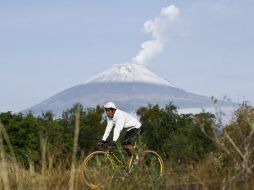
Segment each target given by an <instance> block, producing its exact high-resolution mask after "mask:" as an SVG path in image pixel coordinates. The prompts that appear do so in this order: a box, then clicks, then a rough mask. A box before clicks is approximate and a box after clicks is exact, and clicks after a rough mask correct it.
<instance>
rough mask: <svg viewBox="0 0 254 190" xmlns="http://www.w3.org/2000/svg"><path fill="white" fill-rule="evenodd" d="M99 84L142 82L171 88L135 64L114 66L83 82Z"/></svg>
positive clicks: (166, 82)
mask: <svg viewBox="0 0 254 190" xmlns="http://www.w3.org/2000/svg"><path fill="white" fill-rule="evenodd" d="M101 82H143V83H152V84H158V85H166V86H173V85H172V84H171V83H170V82H169V81H167V80H165V79H162V78H160V77H159V76H158V75H156V74H155V73H153V72H151V71H150V70H148V69H147V68H146V67H145V66H144V65H141V64H135V63H122V64H115V65H113V66H112V67H111V68H110V69H108V70H105V71H104V72H102V73H100V74H98V75H96V76H94V77H92V78H90V79H88V80H87V81H85V83H101Z"/></svg>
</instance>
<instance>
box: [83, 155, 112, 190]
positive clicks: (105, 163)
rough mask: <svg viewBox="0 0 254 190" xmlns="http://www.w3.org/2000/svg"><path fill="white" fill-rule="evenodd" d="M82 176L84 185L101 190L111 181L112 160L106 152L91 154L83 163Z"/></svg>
mask: <svg viewBox="0 0 254 190" xmlns="http://www.w3.org/2000/svg"><path fill="white" fill-rule="evenodd" d="M82 175H83V178H84V181H85V183H86V185H87V186H89V187H90V188H92V189H100V188H103V187H104V186H105V185H106V184H109V183H110V182H111V181H112V178H113V175H114V163H113V160H112V159H111V158H110V156H109V155H108V153H107V152H104V151H95V152H92V153H91V154H89V155H88V156H87V157H86V158H85V160H84V161H83V164H82Z"/></svg>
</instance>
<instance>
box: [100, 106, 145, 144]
mask: <svg viewBox="0 0 254 190" xmlns="http://www.w3.org/2000/svg"><path fill="white" fill-rule="evenodd" d="M114 125H115V127H114V134H113V141H116V140H117V139H118V138H119V136H120V132H121V130H122V129H123V128H125V129H126V130H127V131H129V130H131V129H134V128H136V129H138V128H140V127H141V123H140V122H139V121H138V120H137V119H136V118H135V117H133V116H132V115H130V114H128V113H126V112H124V111H122V110H119V109H117V110H116V111H115V114H114V117H113V118H112V119H111V118H109V117H108V118H107V127H106V130H105V132H104V135H103V137H102V140H104V141H105V140H107V138H108V136H109V134H110V132H111V130H112V128H113V126H114Z"/></svg>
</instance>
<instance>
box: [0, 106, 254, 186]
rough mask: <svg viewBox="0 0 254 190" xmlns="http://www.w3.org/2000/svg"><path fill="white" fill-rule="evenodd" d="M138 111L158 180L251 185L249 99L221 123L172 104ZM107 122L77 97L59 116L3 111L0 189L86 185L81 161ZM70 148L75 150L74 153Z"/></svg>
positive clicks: (130, 181) (253, 126) (253, 154)
mask: <svg viewBox="0 0 254 190" xmlns="http://www.w3.org/2000/svg"><path fill="white" fill-rule="evenodd" d="M77 113H79V114H78V115H79V117H78V128H77ZM137 115H138V116H139V117H140V120H141V122H142V124H143V127H144V128H143V129H144V130H143V133H142V136H141V141H142V146H145V147H146V148H149V149H152V150H155V151H157V152H158V153H159V154H160V155H161V156H162V157H163V159H164V162H165V164H166V176H165V183H164V185H167V186H171V187H178V186H179V185H184V186H185V185H187V184H194V185H195V184H198V185H199V186H202V187H204V188H208V187H209V186H212V187H216V188H218V189H219V188H221V189H251V187H252V185H253V182H252V181H251V179H252V177H253V169H254V150H253V148H252V147H253V145H254V140H253V139H254V138H253V133H254V108H253V107H251V106H249V105H246V104H245V103H244V104H243V105H242V106H241V107H240V108H239V109H238V110H237V111H236V112H235V115H234V118H233V119H232V121H231V122H230V123H229V124H228V125H227V126H224V127H223V129H219V128H218V122H217V121H218V120H217V118H215V116H214V115H213V114H211V113H200V114H196V115H194V114H179V113H177V108H176V106H174V105H173V104H168V105H167V106H166V107H165V108H161V107H159V106H158V105H149V106H147V107H141V108H140V109H138V110H137ZM75 126H76V128H75ZM105 126H106V118H105V115H104V110H103V108H102V107H100V106H97V107H96V108H89V109H84V108H83V107H82V106H81V105H79V104H76V105H74V106H73V107H72V108H71V109H68V110H66V111H65V112H63V114H62V117H61V118H58V119H57V118H54V115H53V114H52V113H51V112H46V113H43V114H42V116H40V117H35V116H33V114H32V113H29V114H27V115H23V114H20V113H19V114H13V113H11V112H6V113H1V114H0V189H7V190H8V189H49V190H50V189H84V188H86V187H85V185H84V183H83V181H82V178H81V175H80V167H81V166H80V163H81V162H82V160H83V159H84V157H85V156H86V155H87V154H88V153H89V152H91V151H92V150H93V149H94V146H95V145H96V142H97V141H98V140H99V139H100V138H101V137H102V135H103V132H104V129H105ZM75 129H76V132H75ZM77 129H78V133H77ZM75 134H76V136H75ZM75 139H77V140H78V141H77V147H76V146H74V145H75V143H74V142H75ZM73 152H74V154H75V152H76V153H77V154H75V156H73ZM73 164H74V165H73ZM73 166H74V167H73ZM71 178H72V179H73V180H70V179H71ZM27 179H29V180H27ZM70 183H72V185H70ZM120 187H121V188H122V189H123V188H124V189H136V188H137V187H138V188H139V189H142V188H146V189H160V188H161V186H160V187H158V186H156V185H155V184H153V183H152V182H151V181H149V178H148V177H146V176H140V175H138V174H133V176H131V177H129V178H126V179H125V180H120V181H115V182H112V183H110V184H109V187H108V189H120ZM186 188H189V187H188V186H186ZM182 189H183V188H182Z"/></svg>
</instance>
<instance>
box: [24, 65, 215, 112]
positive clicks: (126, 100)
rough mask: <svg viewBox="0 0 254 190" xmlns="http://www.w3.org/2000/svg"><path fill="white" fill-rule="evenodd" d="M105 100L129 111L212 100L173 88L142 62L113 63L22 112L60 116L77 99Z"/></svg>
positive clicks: (204, 103)
mask: <svg viewBox="0 0 254 190" xmlns="http://www.w3.org/2000/svg"><path fill="white" fill-rule="evenodd" d="M108 101H112V102H115V103H116V105H117V106H118V107H119V108H121V109H122V110H125V111H129V112H135V111H136V110H137V109H138V108H139V107H141V106H147V105H148V104H158V105H160V106H165V105H166V104H169V103H170V102H172V103H173V104H174V105H176V106H177V107H179V108H182V109H183V108H206V107H211V106H212V104H213V103H212V100H211V98H208V97H206V96H202V95H197V94H194V93H190V92H187V91H185V90H183V89H180V88H177V87H175V86H174V85H173V84H172V83H171V82H169V81H168V80H166V79H163V78H161V77H159V76H158V75H156V74H155V73H153V72H152V71H150V70H149V69H148V68H147V67H145V66H144V65H141V64H134V63H132V64H130V63H123V64H115V65H113V66H112V67H111V68H109V69H108V70H105V71H104V72H102V73H99V74H98V75H95V76H94V77H92V78H90V79H88V80H86V81H85V82H83V83H82V84H79V85H76V86H73V87H71V88H68V89H66V90H63V91H62V92H60V93H57V94H56V95H54V96H52V97H49V98H48V99H46V100H44V101H42V102H40V103H38V104H37V105H34V106H32V107H30V108H27V109H26V110H24V111H22V112H23V113H27V112H30V111H31V112H32V113H33V114H34V115H41V114H42V112H46V111H52V112H53V113H54V115H55V116H61V114H62V112H63V111H65V110H66V109H68V108H71V107H72V106H73V105H74V104H76V103H77V102H79V103H81V104H82V105H83V106H84V107H85V108H89V107H95V106H97V105H103V104H105V102H108Z"/></svg>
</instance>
